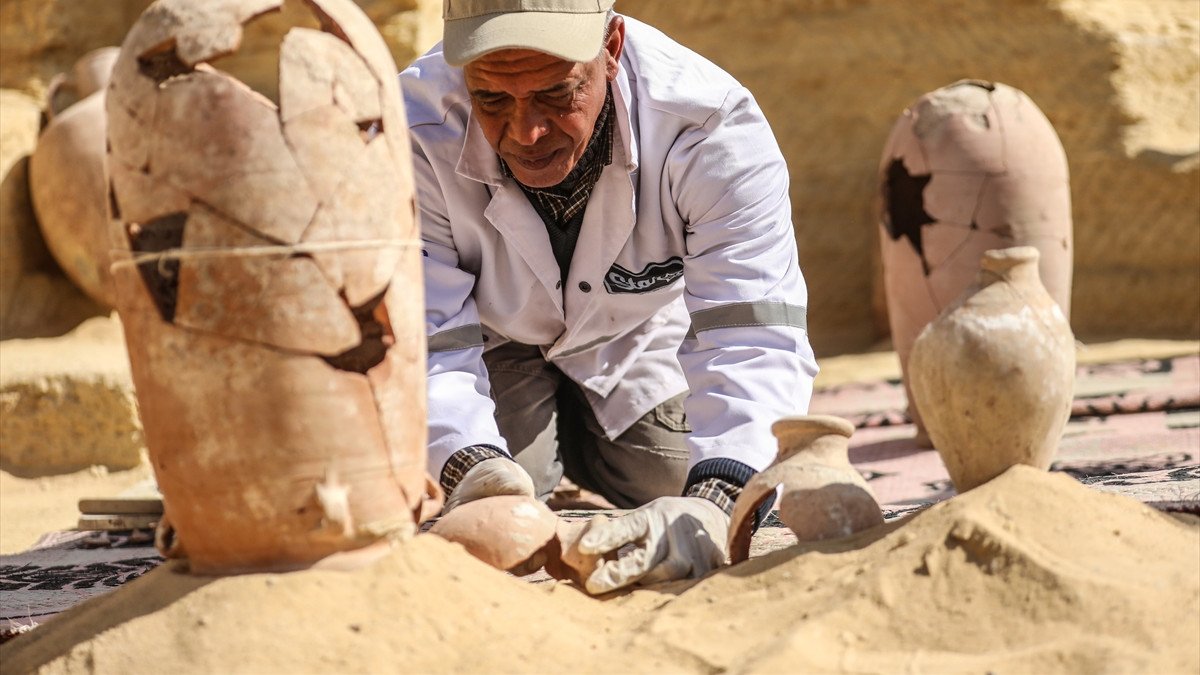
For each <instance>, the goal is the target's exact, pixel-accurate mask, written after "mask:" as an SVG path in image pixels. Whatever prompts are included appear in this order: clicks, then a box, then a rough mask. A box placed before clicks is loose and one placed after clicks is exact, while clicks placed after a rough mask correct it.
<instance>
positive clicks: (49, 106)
mask: <svg viewBox="0 0 1200 675" xmlns="http://www.w3.org/2000/svg"><path fill="white" fill-rule="evenodd" d="M64 87H65V88H69V89H74V88H75V85H73V84H71V81H70V80H69V79H68V78H67V74H66V73H59V74H57V75H55V76H54V77H53V78H51V80H50V84H49V86H47V87H46V107H45V109H44V110H43V112H44V113H45V115H46V123H47V124H49V123H50V121H51V120H53V119H54V118H55V117H57V116H58V113H60V112H62V109H61V108H59V107H58V106H56V105H55V101H56V100H58V94H59V92H60V91H62V89H63V88H64ZM63 108H66V106H63Z"/></svg>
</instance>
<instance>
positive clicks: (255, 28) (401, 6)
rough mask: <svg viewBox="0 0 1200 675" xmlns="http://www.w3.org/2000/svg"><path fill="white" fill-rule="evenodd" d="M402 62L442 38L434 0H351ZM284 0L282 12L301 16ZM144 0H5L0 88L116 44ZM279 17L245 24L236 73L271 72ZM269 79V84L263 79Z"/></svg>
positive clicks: (255, 79)
mask: <svg viewBox="0 0 1200 675" xmlns="http://www.w3.org/2000/svg"><path fill="white" fill-rule="evenodd" d="M355 2H356V3H357V4H358V5H359V6H360V7H361V8H362V9H363V11H364V12H366V14H367V15H368V16H369V17H371V19H372V20H373V21H374V22H375V25H376V26H377V27H378V28H379V31H380V32H381V33H382V34H383V37H384V39H385V40H387V42H388V45H389V46H390V47H391V48H392V56H393V57H394V58H395V59H396V63H397V64H399V65H401V66H403V65H405V64H407V63H408V62H409V61H412V60H413V59H414V58H416V57H417V56H418V55H420V54H421V53H422V52H424V51H425V50H426V49H428V48H429V47H430V46H432V45H433V44H434V43H435V42H437V41H438V40H440V39H441V35H442V25H441V7H442V3H441V2H440V0H355ZM298 4H299V3H298V2H297V0H287V1H286V6H285V10H284V12H283V16H284V17H287V18H294V17H296V16H299V15H301V12H300V11H298V7H297V5H298ZM149 5H150V0H4V3H3V4H0V87H3V88H5V89H19V90H23V91H25V92H26V93H28V94H31V95H33V96H35V97H37V96H40V95H41V94H44V93H45V90H46V84H47V83H48V82H49V81H50V78H52V77H54V75H55V74H56V73H59V72H62V71H63V70H65V69H66V68H69V67H70V66H71V64H72V63H74V62H75V59H77V58H79V57H80V56H82V55H83V54H84V53H86V52H88V51H91V50H92V49H95V48H97V47H106V46H109V45H114V46H119V45H120V44H121V41H122V39H124V37H125V32H126V31H127V30H129V27H130V26H131V25H133V22H134V21H135V20H137V17H138V16H139V15H140V14H141V13H142V10H144V9H145V8H146V7H148V6H149ZM282 25H283V24H282V22H281V20H280V18H279V16H278V15H269V16H267V17H264V18H263V19H260V20H259V21H257V22H256V25H252V26H251V27H250V28H248V29H247V31H246V35H245V39H244V42H243V54H250V55H251V57H250V58H242V60H241V62H242V63H244V64H246V65H245V66H244V69H243V70H241V71H240V72H239V73H238V74H239V76H241V77H245V78H246V79H247V80H249V81H251V83H252V84H255V85H259V84H261V83H263V82H265V81H267V80H271V79H273V78H274V73H272V72H270V71H268V70H266V69H265V68H262V69H259V68H257V67H258V66H265V65H266V64H267V63H268V61H267V60H265V57H264V56H263V52H264V51H265V50H266V49H267V47H269V46H271V43H272V41H274V42H278V40H279V38H280V37H281V33H282V30H281V26H282ZM264 86H268V87H269V85H264Z"/></svg>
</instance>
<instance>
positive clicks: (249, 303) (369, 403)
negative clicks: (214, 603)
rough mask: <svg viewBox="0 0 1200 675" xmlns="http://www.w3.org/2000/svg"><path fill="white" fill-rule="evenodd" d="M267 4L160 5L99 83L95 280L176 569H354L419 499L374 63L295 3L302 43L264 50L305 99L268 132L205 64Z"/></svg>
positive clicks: (393, 95)
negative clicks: (108, 307) (182, 565)
mask: <svg viewBox="0 0 1200 675" xmlns="http://www.w3.org/2000/svg"><path fill="white" fill-rule="evenodd" d="M280 5H281V0H208V1H206V2H203V3H196V2H192V1H191V0H159V1H158V2H155V3H154V4H152V5H151V6H150V7H149V8H148V9H147V10H146V11H145V13H143V15H142V17H141V19H140V20H139V21H138V22H137V23H136V24H135V25H134V26H133V28H132V29H131V30H130V32H129V34H128V35H127V37H126V40H125V43H124V45H123V46H122V48H121V52H120V56H119V57H118V59H117V62H116V64H115V66H114V74H113V79H112V82H111V85H110V87H109V89H108V96H107V113H108V119H109V127H108V143H109V154H108V165H109V177H110V181H109V184H108V191H109V195H108V197H109V198H108V207H109V211H110V217H111V219H110V225H109V227H108V233H109V237H110V241H111V242H112V245H113V247H114V248H116V249H118V250H117V251H116V252H115V254H114V264H113V267H112V274H113V277H114V286H115V288H116V291H117V293H116V300H117V307H118V310H119V312H120V314H121V319H122V321H123V323H124V324H125V335H126V341H127V344H128V347H129V355H130V361H131V365H132V370H133V377H134V383H135V386H136V389H137V394H138V400H139V404H140V410H141V416H142V420H143V424H144V426H145V434H146V441H147V446H148V448H149V450H150V456H151V461H152V463H153V465H154V469H155V475H156V478H157V480H158V485H159V487H160V489H161V491H162V493H163V502H164V518H163V520H162V525H161V526H160V532H159V536H158V542H159V545H160V547H161V549H162V550H163V552H164V554H167V555H172V556H182V557H186V558H187V559H188V561H189V569H191V571H192V572H194V573H206V574H207V573H212V574H220V573H232V572H240V571H250V570H281V569H292V568H297V567H305V566H309V565H313V564H315V563H317V562H318V561H322V562H323V563H324V564H326V565H329V566H332V567H338V566H353V565H359V564H365V563H366V562H368V561H370V560H372V559H374V558H375V557H377V555H378V553H379V551H380V550H381V549H386V547H387V546H388V545H389V542H392V541H395V540H396V539H400V538H404V537H407V536H411V535H412V534H413V533H414V531H415V525H416V522H417V521H419V520H422V519H425V518H428V517H430V516H431V515H432V514H433V513H436V512H437V511H438V510H439V509H440V508H441V495H440V490H439V489H438V487H437V486H436V484H435V483H434V482H433V481H431V480H430V479H429V477H428V475H427V473H426V470H425V469H426V467H425V462H426V454H425V434H426V415H425V381H424V377H425V344H424V316H423V308H422V306H421V301H420V297H421V296H420V293H419V289H420V288H421V257H420V246H419V241H418V238H417V232H418V231H417V224H416V220H415V218H414V210H413V201H412V194H413V193H412V169H411V166H410V164H409V163H408V162H409V155H408V154H407V153H406V152H396V151H395V148H397V147H405V148H406V147H407V144H408V140H407V137H406V133H405V131H406V125H405V123H404V111H403V108H402V103H401V99H400V96H399V88H398V86H397V84H396V82H395V72H396V68H395V64H394V63H392V61H391V58H390V55H389V53H388V51H387V47H386V45H385V44H384V43H383V40H382V38H381V37H380V36H379V34H378V33H377V32H376V31H375V29H374V26H373V25H372V24H371V22H370V20H369V19H367V18H366V17H365V16H361V10H359V9H358V8H357V7H356V6H355V5H354V3H353V2H351V1H350V0H305V6H306V7H308V9H310V10H311V11H312V13H313V15H314V16H315V17H316V18H317V19H318V21H319V22H320V24H321V26H322V30H321V31H313V30H310V29H293V31H292V33H295V34H296V36H295V37H292V33H289V35H288V36H287V37H285V38H284V41H283V43H282V47H281V50H282V51H283V54H282V55H281V59H280V60H281V63H284V64H296V63H300V64H302V65H303V67H302V68H300V69H299V71H297V69H295V68H292V67H291V66H290V65H288V66H287V69H286V72H285V73H284V79H283V81H281V83H280V90H281V100H282V101H284V102H287V104H288V105H296V106H301V107H303V106H304V105H306V104H305V103H303V102H304V101H307V100H308V99H306V98H305V97H306V96H310V95H317V93H320V92H324V93H323V94H320V95H321V96H323V97H324V100H325V102H326V103H327V105H325V106H324V107H310V108H309V109H308V110H305V111H300V112H297V114H296V115H295V116H293V117H291V118H290V119H289V120H288V121H285V119H284V117H285V115H284V111H281V110H280V109H279V108H278V107H277V106H276V105H275V104H274V103H273V102H272V101H271V100H269V99H267V98H266V97H264V96H262V95H260V94H259V93H257V92H256V91H254V90H252V89H251V88H249V87H248V86H246V85H245V84H243V83H242V82H240V81H238V80H237V79H236V78H234V77H232V76H230V75H228V74H227V73H224V72H222V71H221V70H219V66H220V61H219V59H220V57H221V56H223V55H226V54H229V53H231V52H233V51H235V50H237V48H238V46H239V42H240V40H241V33H242V25H243V23H245V22H247V21H250V20H253V19H254V18H255V17H257V16H259V15H261V14H263V13H264V12H269V11H274V10H277V9H278V8H279V7H280ZM296 50H299V53H296ZM349 64H353V65H349ZM297 73H299V74H297ZM382 73H387V74H388V75H387V78H386V79H383V78H381V74H382ZM318 86H319V87H323V89H320V88H318V89H313V88H314V87H318ZM372 87H373V89H372ZM314 92H316V93H314ZM295 101H300V102H301V103H293V102H295ZM364 119H365V128H364V126H363V123H364ZM377 119H382V120H385V123H384V124H375V120H377ZM387 120H391V121H392V122H393V124H390V125H389V124H386V121H387ZM392 136H396V138H392ZM401 159H402V160H403V161H398V160H401ZM364 195H365V196H368V197H370V198H364ZM377 195H385V196H383V197H378V196H377ZM322 213H324V214H325V215H324V216H321V217H320V218H319V217H318V214H322ZM321 218H324V220H325V221H329V220H331V219H335V218H340V219H341V220H340V222H338V223H336V225H334V226H330V225H326V224H321V225H320V226H319V227H318V226H317V224H318V222H323V221H321ZM314 230H315V231H314ZM310 235H311V236H310ZM414 289H416V292H414Z"/></svg>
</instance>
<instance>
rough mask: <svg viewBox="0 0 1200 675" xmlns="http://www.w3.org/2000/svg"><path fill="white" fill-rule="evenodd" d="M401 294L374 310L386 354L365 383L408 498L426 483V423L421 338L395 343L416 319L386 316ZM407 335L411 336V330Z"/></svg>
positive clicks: (393, 292)
mask: <svg viewBox="0 0 1200 675" xmlns="http://www.w3.org/2000/svg"><path fill="white" fill-rule="evenodd" d="M409 267H416V264H415V263H413V264H410V265H409ZM418 269H419V268H418ZM407 295H408V294H407V293H406V292H405V290H404V287H403V286H393V287H391V288H389V289H388V290H387V293H386V295H385V296H384V299H383V301H382V302H381V304H380V305H379V307H377V308H376V313H377V314H378V316H379V317H380V319H381V321H380V323H381V326H380V329H381V332H382V333H383V335H382V336H381V338H380V341H381V344H380V347H382V348H386V349H387V352H386V353H385V355H384V358H383V360H382V361H381V362H380V363H379V364H377V365H375V366H374V367H373V368H370V369H369V370H367V381H368V382H369V383H370V385H371V391H372V392H374V394H375V406H376V410H377V412H378V415H379V423H380V425H381V428H382V431H383V436H384V438H385V439H386V440H387V444H388V449H389V453H388V458H389V464H390V466H391V469H392V474H393V475H394V476H395V480H396V481H397V482H398V483H400V486H401V488H402V489H403V490H404V492H405V494H410V495H411V494H418V493H419V492H420V491H421V490H422V483H423V481H424V480H426V479H428V474H427V473H426V472H425V456H424V454H423V453H424V448H425V442H426V434H427V426H426V425H427V419H428V418H427V417H426V403H425V395H424V394H425V383H424V380H423V379H422V375H423V374H424V372H425V341H424V336H423V335H422V336H421V337H420V339H418V340H412V339H410V338H408V336H404V337H405V339H404V341H403V343H402V344H397V342H396V333H395V331H397V330H398V327H397V324H399V325H400V326H404V325H413V324H414V323H415V325H417V326H418V327H420V326H422V324H420V323H419V322H415V321H414V320H415V319H416V318H417V317H416V315H415V313H414V312H412V311H409V312H407V313H406V314H398V315H396V316H392V315H391V313H390V311H389V309H388V308H389V307H395V306H396V305H397V303H403V302H405V300H404V299H403V297H401V296H407ZM389 296H391V297H389ZM408 304H409V305H410V306H411V305H413V304H417V305H419V304H422V303H420V302H413V301H412V299H411V298H409V300H408ZM409 332H410V333H411V332H412V331H411V329H410V331H409ZM365 341H366V338H365V337H364V342H365ZM412 448H419V449H420V451H418V452H411V451H410V450H411V449H412ZM439 490H440V487H439V486H438V484H437V483H436V482H433V486H432V492H435V493H436V492H438V491H439ZM430 492H431V490H429V489H426V490H425V493H426V494H430ZM440 508H441V505H440V504H438V508H437V509H432V512H431V513H430V515H431V516H432V515H434V514H436V513H437V511H439V510H440Z"/></svg>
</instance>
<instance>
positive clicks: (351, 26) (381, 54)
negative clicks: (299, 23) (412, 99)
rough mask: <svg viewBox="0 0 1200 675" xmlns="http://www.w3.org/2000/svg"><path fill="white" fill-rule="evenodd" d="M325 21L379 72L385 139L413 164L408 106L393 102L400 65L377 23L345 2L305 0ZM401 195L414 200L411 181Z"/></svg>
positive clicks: (395, 155) (399, 158)
mask: <svg viewBox="0 0 1200 675" xmlns="http://www.w3.org/2000/svg"><path fill="white" fill-rule="evenodd" d="M305 2H306V3H307V4H308V5H309V6H310V7H311V8H312V9H313V12H314V13H315V14H316V15H317V17H318V19H320V21H321V25H322V28H324V29H325V30H327V31H329V32H331V33H333V34H335V35H337V36H338V37H341V38H342V39H344V40H345V41H346V42H347V43H348V44H349V45H350V46H351V47H354V50H355V51H356V52H358V53H359V54H360V55H362V58H363V60H364V61H365V62H366V64H367V67H368V68H370V70H371V72H372V73H374V74H375V79H376V80H377V81H378V82H379V84H380V86H381V87H382V91H383V93H382V95H381V97H380V101H381V102H382V105H381V109H380V117H381V119H382V121H383V125H382V131H383V132H384V134H383V140H384V142H385V143H387V145H388V148H389V149H390V150H391V152H392V159H393V161H395V162H396V166H410V165H411V164H412V149H411V147H410V145H409V142H408V136H407V134H405V133H404V132H403V130H406V129H408V123H407V122H406V121H405V117H404V108H403V107H402V106H400V105H395V104H392V103H389V102H392V101H399V100H401V98H400V79H399V78H397V77H396V65H395V61H393V60H392V54H391V52H390V51H389V50H388V46H387V43H386V42H384V41H383V38H382V37H381V36H380V35H379V32H378V31H377V30H376V29H375V26H374V24H372V23H371V20H370V19H369V18H367V16H366V15H365V14H363V13H362V12H361V11H358V8H357V7H355V6H353V5H344V4H340V3H337V2H330V1H329V0H305ZM397 187H398V190H397V192H398V195H399V197H400V199H401V200H402V201H411V200H412V191H411V185H410V184H409V183H407V182H405V183H402V184H400V185H398V186H397Z"/></svg>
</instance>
